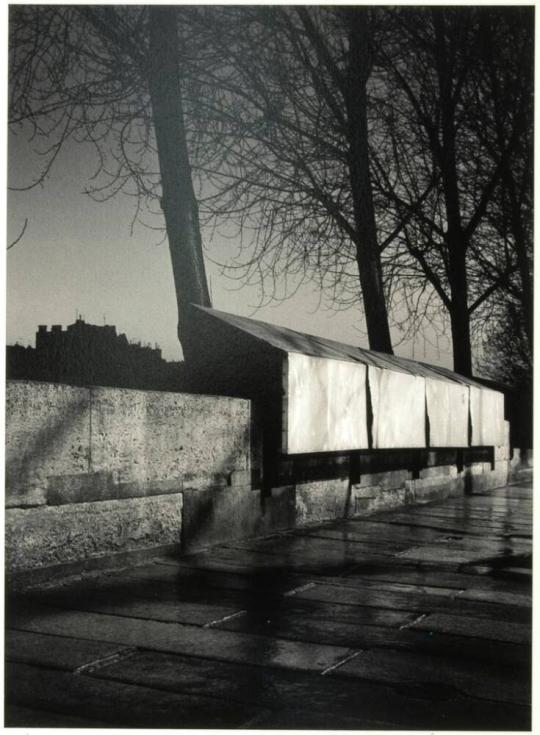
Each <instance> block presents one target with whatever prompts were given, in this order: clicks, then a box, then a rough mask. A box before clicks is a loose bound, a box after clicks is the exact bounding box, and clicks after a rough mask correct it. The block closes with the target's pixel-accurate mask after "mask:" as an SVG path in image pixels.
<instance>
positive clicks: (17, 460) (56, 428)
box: [6, 381, 91, 508]
mask: <svg viewBox="0 0 540 735" xmlns="http://www.w3.org/2000/svg"><path fill="white" fill-rule="evenodd" d="M89 440H90V393H89V390H88V389H87V388H74V387H71V386H67V385H58V384H54V383H35V382H29V381H8V383H7V386H6V506H7V507H8V508H12V507H26V506H33V505H42V504H44V503H45V502H46V494H47V486H48V478H49V476H51V475H60V474H63V473H67V474H74V473H82V472H87V471H88V468H89V463H90V461H91V458H90V453H89Z"/></svg>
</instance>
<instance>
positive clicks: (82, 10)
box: [10, 6, 210, 359]
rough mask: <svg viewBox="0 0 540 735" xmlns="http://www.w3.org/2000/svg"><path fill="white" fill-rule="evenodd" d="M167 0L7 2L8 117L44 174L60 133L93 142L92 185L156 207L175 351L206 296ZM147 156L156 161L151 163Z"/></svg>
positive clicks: (61, 140) (173, 21)
mask: <svg viewBox="0 0 540 735" xmlns="http://www.w3.org/2000/svg"><path fill="white" fill-rule="evenodd" d="M181 12H182V10H179V9H176V8H173V7H163V8H162V7H157V8H151V9H148V8H141V7H135V6H133V7H113V6H66V7H62V6H14V7H12V8H11V16H10V52H11V58H10V62H11V63H10V82H11V87H10V123H11V125H12V128H14V129H16V128H21V127H22V128H23V129H24V130H25V131H26V132H28V130H30V132H31V135H32V137H33V138H34V139H37V140H40V141H44V143H45V148H44V150H43V153H44V160H45V163H44V167H43V169H42V170H41V172H39V173H38V175H37V176H36V178H35V180H34V181H33V182H32V183H31V184H29V186H35V185H36V184H38V183H41V182H43V181H44V180H45V178H46V177H47V175H48V173H49V171H50V170H51V167H52V165H53V164H54V162H55V159H56V157H57V155H58V153H59V152H60V150H61V149H62V147H63V146H64V144H65V143H66V141H68V140H70V139H75V140H77V141H85V142H89V143H91V144H93V145H94V147H95V149H96V152H97V160H98V171H97V174H99V175H100V179H99V184H97V185H96V186H94V188H93V190H92V193H93V195H94V196H96V197H98V198H100V197H101V198H108V197H110V196H113V195H115V194H116V193H118V192H119V191H124V192H125V193H127V194H131V195H133V196H135V197H136V200H137V208H138V211H139V210H140V207H141V204H142V203H144V202H146V204H148V205H149V206H150V207H152V206H155V202H156V201H160V202H161V205H162V207H163V211H164V215H165V222H166V228H167V235H168V240H169V248H170V253H171V260H172V266H173V274H174V281H175V288H176V298H177V304H178V329H179V338H180V340H181V342H182V347H183V349H184V355H185V357H186V358H187V359H189V356H190V353H191V351H192V350H193V349H194V344H193V339H192V335H191V332H190V319H189V304H190V303H196V304H202V305H205V306H207V305H209V304H210V298H209V294H208V287H207V283H206V275H205V269H204V259H203V254H202V243H201V234H200V227H199V220H198V213H197V202H196V199H195V195H194V191H193V184H192V179H191V169H190V163H189V155H188V147H187V141H186V135H185V129H184V119H183V108H182V96H181V88H180V75H179V69H178V66H179V62H180V59H179V53H178V49H179V45H178V35H177V18H178V15H179V14H180V13H181ZM156 158H157V159H158V161H159V167H157V166H156Z"/></svg>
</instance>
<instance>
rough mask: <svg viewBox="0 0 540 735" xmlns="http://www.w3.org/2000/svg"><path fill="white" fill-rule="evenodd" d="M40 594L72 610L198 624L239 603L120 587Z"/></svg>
mask: <svg viewBox="0 0 540 735" xmlns="http://www.w3.org/2000/svg"><path fill="white" fill-rule="evenodd" d="M41 597H42V600H41V601H42V602H46V603H47V604H53V605H57V606H59V607H66V608H68V609H73V610H86V611H89V612H102V613H109V614H111V615H121V616H124V617H128V618H143V619H148V620H162V621H166V622H173V623H186V624H189V625H199V626H201V625H207V624H209V623H211V622H213V621H214V620H219V619H221V618H224V617H227V616H228V615H233V614H234V613H236V612H238V609H239V608H238V606H225V605H220V604H217V601H216V604H211V603H206V602H197V601H191V600H190V601H186V600H182V599H174V595H172V596H171V598H172V599H171V598H169V599H163V597H162V598H158V599H151V598H150V599H148V598H146V599H145V598H144V597H141V596H140V592H139V593H138V592H137V591H135V590H131V591H130V594H129V596H126V595H125V593H124V591H123V590H95V591H89V592H86V591H85V592H83V591H81V592H80V593H79V594H78V595H76V596H73V595H70V594H69V592H67V591H66V592H64V593H58V592H57V593H56V594H53V593H49V594H47V595H42V596H41ZM165 597H166V596H165Z"/></svg>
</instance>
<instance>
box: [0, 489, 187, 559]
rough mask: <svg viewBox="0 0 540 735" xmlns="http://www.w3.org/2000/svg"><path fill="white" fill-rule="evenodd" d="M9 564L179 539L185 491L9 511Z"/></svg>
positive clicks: (97, 554) (110, 551)
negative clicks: (173, 493) (182, 492)
mask: <svg viewBox="0 0 540 735" xmlns="http://www.w3.org/2000/svg"><path fill="white" fill-rule="evenodd" d="M5 523H6V536H5V540H6V569H7V570H8V572H20V571H24V570H32V569H36V568H40V567H48V566H53V565H57V564H66V563H70V562H79V561H84V560H86V559H91V558H96V557H105V556H107V555H112V554H116V553H119V552H125V551H135V550H141V549H148V548H152V547H158V546H162V545H167V544H179V543H180V541H181V532H182V495H180V494H175V495H159V496H155V497H152V498H135V499H131V500H106V501H103V502H96V503H77V504H76V505H63V506H50V507H40V508H33V509H27V510H23V509H20V508H12V509H9V510H7V511H6V515H5Z"/></svg>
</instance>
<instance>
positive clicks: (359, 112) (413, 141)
mask: <svg viewBox="0 0 540 735" xmlns="http://www.w3.org/2000/svg"><path fill="white" fill-rule="evenodd" d="M533 13H534V10H533V8H529V7H517V6H516V7H503V6H493V7H488V6H483V7H472V6H471V7H466V6H456V7H423V8H419V7H417V8H413V7H397V8H389V7H376V8H370V7H367V6H358V7H353V6H348V7H346V8H345V7H341V8H340V7H335V6H318V7H307V6H295V7H286V6H271V7H263V6H238V7H234V6H226V7H220V6H200V7H199V6H198V7H190V6H162V7H159V6H150V7H148V6H30V5H22V6H12V7H11V9H10V123H11V126H12V129H13V130H14V131H17V130H19V129H20V130H21V131H22V132H23V133H28V132H31V133H32V134H33V135H34V138H35V140H38V141H44V142H45V143H46V146H47V155H46V156H45V159H44V160H45V165H44V168H43V170H42V171H40V172H37V174H36V178H35V180H34V181H33V182H29V185H35V184H37V183H39V182H42V181H43V180H44V179H45V178H46V176H47V174H48V172H49V171H50V167H51V166H52V165H53V164H54V161H55V158H56V156H57V155H58V153H59V151H60V150H61V148H62V146H63V145H64V143H65V142H66V141H67V140H68V139H70V138H73V139H75V140H81V141H87V142H90V143H92V144H93V145H94V146H95V149H96V152H97V161H98V171H97V174H96V177H95V180H94V184H93V186H92V189H91V193H92V195H93V196H95V197H97V198H108V197H110V196H114V195H115V194H117V193H118V192H121V191H123V192H124V193H127V194H131V195H133V196H135V197H136V201H137V202H138V207H139V209H138V214H139V215H140V217H141V219H142V220H144V221H147V222H148V221H149V222H150V223H153V222H154V221H155V220H153V219H152V217H153V216H157V217H163V216H164V219H165V226H166V231H167V236H168V241H169V248H170V252H171V259H172V265H173V273H174V278H175V287H176V293H177V302H178V312H179V337H180V340H181V342H182V347H183V350H184V354H185V356H186V359H187V360H188V361H189V355H190V351H192V350H195V349H196V348H197V347H196V341H197V335H196V334H194V332H193V330H192V329H191V327H190V318H189V304H190V303H198V304H202V305H209V304H210V297H209V293H208V287H207V283H206V275H205V269H204V257H203V234H204V233H207V232H210V231H211V230H210V228H212V227H219V226H223V225H226V226H227V228H228V231H229V232H230V231H231V228H232V225H235V226H236V227H237V228H238V235H239V239H240V240H241V242H242V244H243V247H242V249H241V252H240V253H239V259H238V262H237V264H236V268H237V271H236V273H237V275H238V277H240V278H242V279H245V280H246V281H249V282H253V280H254V279H255V280H257V281H258V282H259V283H260V284H261V287H262V289H263V293H264V294H267V295H268V297H269V298H273V297H275V298H277V297H282V296H284V295H287V293H288V291H287V289H288V288H289V287H290V288H294V287H296V286H297V285H298V283H299V282H301V281H302V280H303V279H315V280H317V282H318V283H319V285H320V287H321V289H322V291H323V292H324V293H325V295H326V297H327V298H328V299H329V300H330V301H331V302H332V303H334V304H335V305H336V307H343V306H349V305H352V304H358V303H362V305H363V311H364V315H365V320H366V326H367V332H368V339H369V344H370V347H371V348H372V349H377V350H380V351H383V352H392V341H391V331H390V326H391V324H392V322H393V321H396V320H398V319H402V314H403V310H404V309H406V315H407V322H406V325H407V329H408V330H409V333H414V331H416V330H419V329H422V328H423V327H424V326H425V324H426V322H429V321H436V320H439V319H441V318H447V319H448V320H449V323H450V328H451V334H452V342H453V350H454V368H455V369H456V370H457V371H459V372H461V373H463V374H465V375H470V374H471V372H472V368H473V341H474V339H473V337H474V334H475V333H476V334H477V335H478V339H479V340H481V339H482V338H483V339H484V340H488V342H489V338H490V335H495V334H496V333H500V330H501V328H502V329H506V327H505V325H508V327H509V328H511V334H510V335H509V338H508V340H507V341H506V355H505V356H504V360H503V361H504V362H505V363H507V364H509V363H511V362H512V360H513V359H514V358H513V351H514V352H519V355H520V359H521V360H524V363H525V365H527V364H528V366H529V368H530V359H531V355H532V339H533V335H532V161H533V156H532V150H533V133H532V130H533V49H534V38H533V27H534V23H533V19H534V15H533ZM499 354H500V353H499Z"/></svg>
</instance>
